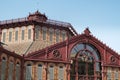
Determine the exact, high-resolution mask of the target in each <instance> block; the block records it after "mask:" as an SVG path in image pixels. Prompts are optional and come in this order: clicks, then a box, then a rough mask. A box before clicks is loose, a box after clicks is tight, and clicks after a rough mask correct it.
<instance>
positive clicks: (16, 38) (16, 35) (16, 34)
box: [15, 31, 18, 41]
mask: <svg viewBox="0 0 120 80" xmlns="http://www.w3.org/2000/svg"><path fill="white" fill-rule="evenodd" d="M17 40H18V31H16V32H15V41H17Z"/></svg>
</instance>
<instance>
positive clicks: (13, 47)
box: [3, 40, 53, 55]
mask: <svg viewBox="0 0 120 80" xmlns="http://www.w3.org/2000/svg"><path fill="white" fill-rule="evenodd" d="M52 44H53V43H51V42H49V41H40V40H37V41H33V42H31V41H29V42H23V43H14V44H6V45H3V47H4V48H5V49H6V50H9V51H11V52H15V53H17V54H19V55H23V54H25V55H26V54H28V53H32V52H35V51H38V50H41V49H43V48H46V47H47V46H50V45H52Z"/></svg>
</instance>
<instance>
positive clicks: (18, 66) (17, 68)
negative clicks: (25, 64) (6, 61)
mask: <svg viewBox="0 0 120 80" xmlns="http://www.w3.org/2000/svg"><path fill="white" fill-rule="evenodd" d="M16 80H20V63H17V64H16Z"/></svg>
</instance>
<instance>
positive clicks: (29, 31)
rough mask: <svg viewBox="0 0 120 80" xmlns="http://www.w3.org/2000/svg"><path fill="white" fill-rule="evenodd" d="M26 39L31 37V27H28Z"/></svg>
mask: <svg viewBox="0 0 120 80" xmlns="http://www.w3.org/2000/svg"><path fill="white" fill-rule="evenodd" d="M28 39H31V29H28Z"/></svg>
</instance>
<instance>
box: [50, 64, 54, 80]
mask: <svg viewBox="0 0 120 80" xmlns="http://www.w3.org/2000/svg"><path fill="white" fill-rule="evenodd" d="M49 79H50V80H54V66H53V65H50V66H49Z"/></svg>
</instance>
